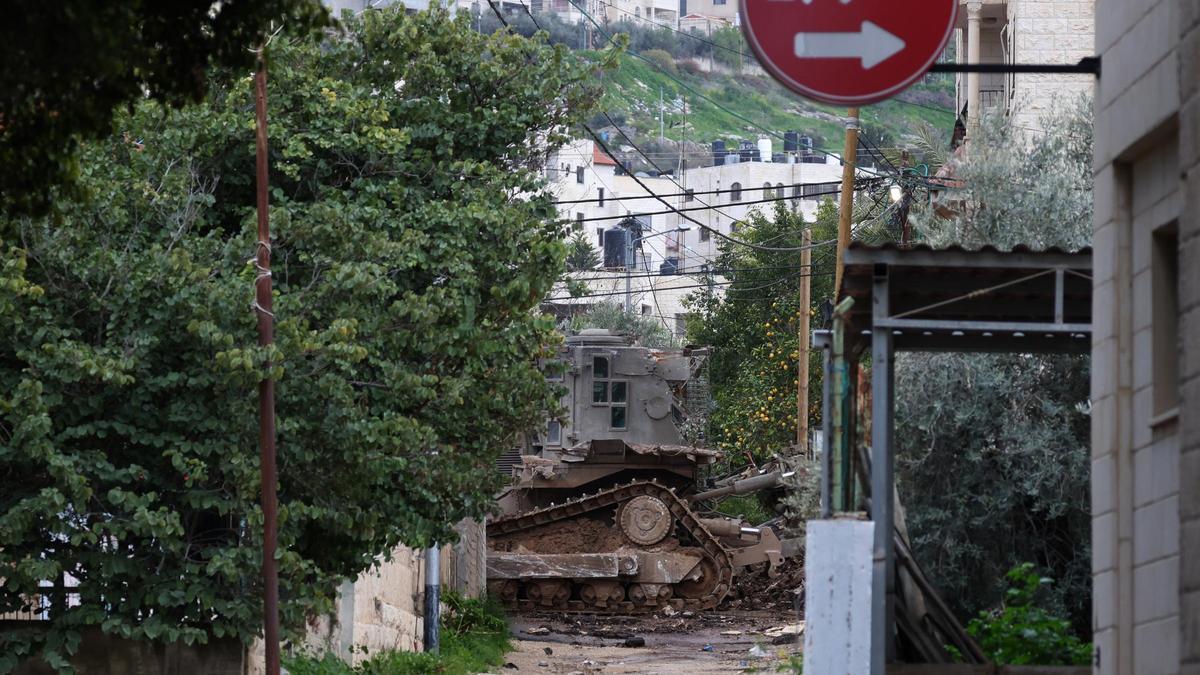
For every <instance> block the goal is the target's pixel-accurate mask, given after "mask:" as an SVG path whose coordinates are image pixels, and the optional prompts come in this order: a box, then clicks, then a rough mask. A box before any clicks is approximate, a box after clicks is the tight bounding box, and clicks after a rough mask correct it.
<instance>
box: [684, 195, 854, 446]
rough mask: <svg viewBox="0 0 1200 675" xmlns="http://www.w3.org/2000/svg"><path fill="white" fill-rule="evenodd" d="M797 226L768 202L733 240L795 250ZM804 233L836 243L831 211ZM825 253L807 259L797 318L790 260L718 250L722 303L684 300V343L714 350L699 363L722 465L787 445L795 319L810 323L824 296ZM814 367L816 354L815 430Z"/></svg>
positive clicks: (795, 255)
mask: <svg viewBox="0 0 1200 675" xmlns="http://www.w3.org/2000/svg"><path fill="white" fill-rule="evenodd" d="M805 226H806V225H805V223H804V219H803V217H802V216H801V215H800V213H798V212H796V211H793V210H791V208H790V205H789V204H788V203H787V202H778V203H777V204H776V206H775V209H774V211H773V212H771V213H769V215H768V214H764V213H762V212H760V211H754V212H752V214H751V216H750V217H749V218H748V219H747V221H746V224H745V226H744V227H742V228H740V229H739V230H738V238H739V239H741V240H743V241H746V242H749V243H752V244H760V245H763V246H767V247H769V248H775V249H788V248H791V249H795V248H797V247H799V246H801V244H802V241H803V239H802V237H803V232H804V228H805ZM811 227H812V230H813V233H812V237H813V241H815V242H828V241H829V240H831V239H835V238H836V237H837V207H836V206H835V205H834V204H833V202H831V201H825V202H824V203H822V205H821V206H820V208H819V210H818V213H817V218H816V222H815V223H814V224H811ZM832 253H833V251H832V250H831V247H830V246H829V245H827V244H826V245H824V246H819V247H815V248H814V250H813V255H812V261H813V267H812V270H811V274H812V276H811V277H810V280H811V282H812V291H811V297H812V298H813V304H812V306H810V307H807V308H803V307H800V282H801V279H802V278H803V277H804V276H805V275H807V274H809V273H810V270H805V269H802V268H801V267H800V252H799V251H798V250H784V251H779V250H762V249H755V248H750V247H746V246H740V245H736V244H730V243H724V244H722V248H721V254H720V256H719V258H718V260H717V264H716V268H717V270H719V271H720V273H721V274H722V275H724V276H726V277H727V278H729V279H730V280H731V282H732V283H730V284H729V285H728V286H727V287H726V288H725V291H724V293H722V294H719V295H718V294H713V293H708V292H705V293H701V294H699V295H697V296H694V297H693V299H692V310H693V311H694V312H695V314H694V316H693V318H692V320H691V322H690V324H689V326H688V338H689V340H690V341H691V342H693V343H695V344H704V345H713V346H714V349H713V354H712V357H711V360H710V362H709V377H710V381H711V382H712V392H713V399H714V410H713V412H712V415H711V417H710V418H709V420H710V423H709V426H710V435H709V438H710V439H711V441H710V442H712V443H714V444H716V445H717V446H719V447H721V448H722V449H724V450H726V451H727V452H728V453H729V454H730V455H731V456H734V457H742V458H745V457H753V458H755V459H764V458H768V457H770V456H771V455H772V454H775V453H783V452H784V451H786V450H787V449H788V448H790V447H792V446H794V445H795V443H796V389H797V373H798V368H799V362H798V359H799V351H798V350H799V317H800V314H801V312H805V311H807V312H809V313H810V315H814V314H815V311H814V308H815V307H816V306H817V303H818V302H820V300H822V299H824V298H827V297H829V296H830V295H831V294H832V287H833V277H832V275H833V268H834V256H833V255H832ZM813 323H814V327H817V326H816V325H815V324H816V321H814V322H813ZM820 364H821V360H820V357H819V355H818V354H812V355H810V362H809V368H810V374H811V377H810V391H811V392H813V393H812V395H811V397H810V399H809V401H810V404H809V419H812V420H820V409H821V397H820V391H821V387H820V381H821V380H820V377H821V368H820ZM817 423H819V422H817Z"/></svg>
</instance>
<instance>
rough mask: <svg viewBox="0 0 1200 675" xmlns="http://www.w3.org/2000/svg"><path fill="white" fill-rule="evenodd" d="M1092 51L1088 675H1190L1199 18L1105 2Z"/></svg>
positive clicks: (1197, 648) (1197, 476)
mask: <svg viewBox="0 0 1200 675" xmlns="http://www.w3.org/2000/svg"><path fill="white" fill-rule="evenodd" d="M1076 4H1078V3H1076ZM1095 36H1096V45H1095V46H1096V52H1097V53H1098V54H1100V55H1101V56H1102V58H1103V66H1104V73H1103V76H1102V77H1101V78H1100V80H1099V85H1098V88H1097V95H1096V134H1095V138H1096V147H1095V176H1096V183H1095V196H1096V210H1095V270H1094V274H1095V276H1094V308H1095V311H1094V316H1095V319H1094V333H1093V346H1092V523H1093V525H1092V551H1093V553H1092V556H1093V558H1092V567H1093V588H1094V595H1093V608H1094V609H1093V613H1094V629H1095V645H1096V653H1095V664H1096V666H1095V672H1097V673H1102V674H1105V675H1109V674H1112V675H1118V674H1119V675H1160V674H1162V675H1169V674H1176V673H1178V674H1183V673H1197V672H1200V68H1198V65H1200V2H1197V1H1196V0H1100V1H1099V2H1098V3H1097V7H1096V32H1095Z"/></svg>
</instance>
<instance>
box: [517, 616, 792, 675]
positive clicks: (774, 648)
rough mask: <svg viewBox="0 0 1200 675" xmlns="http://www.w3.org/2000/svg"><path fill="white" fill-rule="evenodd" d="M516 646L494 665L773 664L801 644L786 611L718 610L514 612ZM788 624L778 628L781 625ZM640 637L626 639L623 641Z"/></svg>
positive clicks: (638, 669) (571, 668)
mask: <svg viewBox="0 0 1200 675" xmlns="http://www.w3.org/2000/svg"><path fill="white" fill-rule="evenodd" d="M510 623H511V626H512V633H513V637H514V638H515V644H516V649H515V650H514V651H513V652H511V653H510V654H509V655H508V657H507V661H508V664H507V665H506V667H504V668H498V669H496V670H495V671H494V672H496V673H560V674H566V673H576V674H580V675H595V674H598V673H605V674H608V673H646V674H649V673H657V674H659V675H707V674H708V673H730V672H741V671H746V670H751V669H753V670H758V671H768V672H773V671H775V670H776V668H777V667H778V666H779V665H780V664H782V663H785V662H786V661H787V659H788V658H789V656H791V655H793V654H798V653H799V652H800V643H801V642H802V641H803V638H802V637H800V636H799V635H798V634H797V633H796V632H795V631H796V630H797V622H796V620H795V615H793V614H789V613H787V612H779V611H766V612H750V611H738V612H723V613H720V614H716V613H704V614H692V613H690V612H685V613H683V614H674V615H664V614H655V615H653V616H647V617H594V616H587V615H580V616H572V615H564V614H542V615H527V616H517V617H513V619H512V620H511V622H510ZM785 626H791V627H790V628H788V629H786V633H785V634H783V635H781V634H780V633H781V632H784V631H781V630H780V629H783V628H784V627H785ZM627 643H628V644H639V643H644V646H639V647H626V646H624V645H625V644H627Z"/></svg>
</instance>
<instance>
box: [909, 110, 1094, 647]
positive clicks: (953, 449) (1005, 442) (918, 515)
mask: <svg viewBox="0 0 1200 675" xmlns="http://www.w3.org/2000/svg"><path fill="white" fill-rule="evenodd" d="M1042 126H1043V128H1045V129H1051V130H1053V131H1051V132H1049V133H1046V134H1044V135H1041V136H1037V137H1030V136H1029V135H1028V133H1027V132H1026V131H1025V130H1022V129H1019V128H1014V127H1012V126H1011V125H1009V124H1008V123H1007V121H1006V120H1005V119H1002V118H984V120H982V121H981V132H980V134H979V135H977V136H976V138H974V139H972V140H971V143H970V147H969V150H970V152H969V153H968V154H967V155H966V158H965V159H958V160H952V165H951V166H952V168H953V170H954V173H955V176H956V177H957V178H958V179H960V180H961V181H962V184H963V186H964V187H963V189H961V190H959V191H957V192H956V193H954V194H951V195H949V197H948V199H947V201H949V202H950V203H953V204H956V205H957V206H958V210H957V212H956V213H955V215H954V216H953V217H952V218H949V219H938V218H935V217H934V216H933V215H932V214H929V213H928V212H917V213H915V214H914V215H915V218H914V220H915V221H916V223H917V227H916V231H917V233H918V235H919V236H921V237H922V238H923V239H924V240H925V241H927V242H929V243H931V244H934V245H937V246H945V245H950V244H962V245H966V246H969V247H978V246H982V245H985V244H988V245H993V246H997V247H1000V248H1002V249H1007V248H1012V247H1013V246H1016V245H1018V244H1024V245H1028V246H1032V247H1034V248H1045V247H1048V246H1059V247H1063V248H1066V249H1068V250H1074V249H1078V248H1080V247H1082V246H1086V245H1088V243H1089V242H1090V239H1091V189H1092V180H1091V117H1090V104H1089V103H1088V102H1087V101H1080V102H1079V103H1078V104H1075V105H1073V106H1071V107H1068V108H1066V109H1063V110H1059V111H1057V112H1052V113H1051V114H1050V115H1048V116H1047V118H1046V119H1044V120H1043V121H1042ZM932 150H934V152H932V153H927V156H928V155H938V154H940V150H939V149H937V148H932ZM1089 372H1090V370H1089V359H1088V357H1086V356H1075V355H1050V356H1047V355H1031V354H999V355H978V354H975V355H972V354H945V353H908V354H901V355H900V356H899V357H898V358H897V360H896V441H897V444H898V446H899V452H898V454H897V463H896V467H897V473H898V477H899V490H900V496H901V498H902V500H903V501H904V505H905V507H906V509H907V515H908V524H909V531H910V533H911V534H912V538H913V548H914V554H915V555H916V556H917V558H918V559H919V560H920V561H921V563H922V565H924V566H925V569H926V572H927V574H928V575H929V577H930V579H931V580H933V581H934V582H935V583H937V584H938V585H939V586H940V587H941V589H942V590H943V591H944V593H945V595H946V597H947V599H948V600H949V602H950V603H951V604H952V605H953V606H955V607H956V608H957V609H958V610H959V612H960V614H961V615H968V616H969V615H974V614H976V613H978V612H980V611H982V610H985V609H988V608H991V607H994V606H996V605H997V604H998V603H1000V602H1001V601H1002V599H1003V597H1004V593H1005V584H1006V582H1005V573H1006V571H1008V570H1009V569H1011V568H1013V567H1014V566H1017V565H1019V564H1021V563H1024V562H1026V561H1030V562H1033V563H1034V564H1036V566H1037V567H1038V568H1039V569H1042V570H1046V571H1047V572H1048V574H1049V575H1050V576H1052V577H1054V578H1055V579H1057V580H1058V581H1059V583H1057V584H1055V585H1054V587H1053V588H1051V589H1048V590H1047V592H1046V593H1045V594H1044V597H1045V600H1046V602H1047V603H1048V607H1047V609H1048V610H1049V611H1051V612H1053V613H1055V614H1057V615H1060V616H1066V617H1068V618H1069V619H1070V621H1071V624H1072V626H1073V628H1074V630H1075V631H1076V632H1077V633H1079V634H1080V635H1087V634H1088V632H1089V629H1090V622H1091V602H1090V598H1091V567H1090V550H1091V549H1090V546H1089V545H1088V542H1089V541H1090V538H1091V536H1090V514H1089V508H1088V498H1089V467H1090V463H1089V440H1088V434H1089V421H1088V415H1089V406H1088V391H1089Z"/></svg>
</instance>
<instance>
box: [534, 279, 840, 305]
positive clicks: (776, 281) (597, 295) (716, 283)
mask: <svg viewBox="0 0 1200 675" xmlns="http://www.w3.org/2000/svg"><path fill="white" fill-rule="evenodd" d="M828 274H829V273H827V272H816V273H812V272H810V273H808V274H791V275H788V276H785V277H779V278H777V279H773V280H771V281H770V282H768V283H766V284H764V285H762V286H754V287H749V288H743V289H742V290H746V291H756V290H761V289H763V288H770V287H771V286H777V285H779V284H780V283H782V282H784V281H788V280H790V279H800V278H802V277H809V276H826V275H828ZM736 283H740V282H739V281H714V282H712V283H710V284H709V283H705V284H692V285H688V286H673V287H671V288H670V290H672V291H680V290H686V289H691V288H711V287H714V286H730V285H732V284H736ZM663 290H667V289H663ZM636 292H638V293H641V294H645V293H646V292H647V291H644V290H638V291H636ZM618 295H625V291H613V292H611V293H610V292H605V293H588V294H587V295H580V296H570V295H563V296H558V297H553V298H546V299H545V300H543V302H554V301H556V300H585V299H587V298H605V297H612V296H618Z"/></svg>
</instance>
